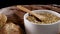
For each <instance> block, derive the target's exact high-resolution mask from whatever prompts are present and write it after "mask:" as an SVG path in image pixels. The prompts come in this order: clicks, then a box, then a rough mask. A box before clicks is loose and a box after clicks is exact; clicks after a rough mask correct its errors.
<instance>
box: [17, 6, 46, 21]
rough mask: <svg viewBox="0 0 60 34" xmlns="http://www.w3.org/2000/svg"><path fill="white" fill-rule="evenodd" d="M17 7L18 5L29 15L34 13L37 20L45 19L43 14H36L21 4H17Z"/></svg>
mask: <svg viewBox="0 0 60 34" xmlns="http://www.w3.org/2000/svg"><path fill="white" fill-rule="evenodd" d="M17 7H18V8H19V9H20V10H23V11H24V12H27V13H30V14H31V15H34V16H35V17H37V18H38V19H39V20H43V19H45V16H42V15H38V14H36V13H34V12H32V11H30V10H29V9H27V8H25V7H23V6H21V5H17Z"/></svg>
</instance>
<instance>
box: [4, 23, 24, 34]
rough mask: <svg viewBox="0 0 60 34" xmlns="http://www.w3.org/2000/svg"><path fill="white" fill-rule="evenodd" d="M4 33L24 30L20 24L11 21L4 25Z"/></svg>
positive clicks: (17, 32) (16, 33)
mask: <svg viewBox="0 0 60 34" xmlns="http://www.w3.org/2000/svg"><path fill="white" fill-rule="evenodd" d="M3 34H23V32H22V29H21V28H20V27H19V26H18V25H15V24H14V23H12V22H10V23H7V24H6V25H5V26H4V27H3Z"/></svg>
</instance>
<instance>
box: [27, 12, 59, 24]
mask: <svg viewBox="0 0 60 34" xmlns="http://www.w3.org/2000/svg"><path fill="white" fill-rule="evenodd" d="M40 15H43V16H45V17H46V18H45V19H44V20H42V21H38V19H37V18H36V17H34V16H32V15H29V16H28V17H27V19H28V20H29V21H31V22H33V23H36V24H52V23H55V22H57V21H58V20H60V18H59V17H57V16H56V15H53V14H50V13H47V12H44V13H40Z"/></svg>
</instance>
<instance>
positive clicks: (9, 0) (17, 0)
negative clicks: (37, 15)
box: [0, 0, 60, 8]
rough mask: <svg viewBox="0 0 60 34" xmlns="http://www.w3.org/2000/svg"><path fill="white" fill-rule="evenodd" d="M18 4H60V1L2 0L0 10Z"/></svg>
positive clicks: (0, 0)
mask: <svg viewBox="0 0 60 34" xmlns="http://www.w3.org/2000/svg"><path fill="white" fill-rule="evenodd" d="M18 4H22V5H23V4H28V5H31V4H58V5H59V4H60V0H0V8H3V7H7V6H12V5H18Z"/></svg>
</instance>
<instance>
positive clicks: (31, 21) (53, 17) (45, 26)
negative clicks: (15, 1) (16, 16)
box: [24, 10, 60, 34]
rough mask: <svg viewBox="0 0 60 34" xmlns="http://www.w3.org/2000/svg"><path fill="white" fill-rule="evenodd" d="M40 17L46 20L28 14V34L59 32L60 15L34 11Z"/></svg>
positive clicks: (26, 24)
mask: <svg viewBox="0 0 60 34" xmlns="http://www.w3.org/2000/svg"><path fill="white" fill-rule="evenodd" d="M32 12H35V13H36V14H38V15H43V16H45V17H46V18H45V19H43V20H39V19H38V18H36V17H35V16H33V15H31V14H29V13H26V14H25V15H24V24H25V30H26V33H27V34H57V33H58V30H59V27H58V26H59V23H60V14H59V13H57V12H55V11H52V10H33V11H32Z"/></svg>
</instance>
